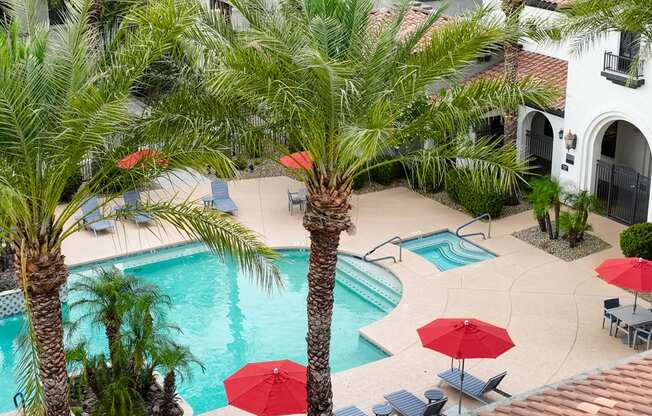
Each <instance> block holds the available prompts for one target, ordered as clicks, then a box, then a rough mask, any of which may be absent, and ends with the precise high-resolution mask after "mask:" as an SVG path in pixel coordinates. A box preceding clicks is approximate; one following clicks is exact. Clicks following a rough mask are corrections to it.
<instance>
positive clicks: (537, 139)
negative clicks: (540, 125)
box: [525, 130, 554, 175]
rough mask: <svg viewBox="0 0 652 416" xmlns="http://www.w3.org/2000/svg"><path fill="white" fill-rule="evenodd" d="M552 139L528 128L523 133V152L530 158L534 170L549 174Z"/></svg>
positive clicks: (538, 172)
mask: <svg viewBox="0 0 652 416" xmlns="http://www.w3.org/2000/svg"><path fill="white" fill-rule="evenodd" d="M553 144H554V140H553V138H552V137H550V136H546V135H545V134H541V133H535V132H533V131H530V130H528V131H527V132H526V133H525V154H526V156H527V157H529V158H531V159H532V164H533V165H534V166H535V169H534V172H535V173H537V174H540V175H549V174H550V170H551V167H552V147H553Z"/></svg>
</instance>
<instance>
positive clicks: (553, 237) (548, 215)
mask: <svg viewBox="0 0 652 416" xmlns="http://www.w3.org/2000/svg"><path fill="white" fill-rule="evenodd" d="M545 218H546V229H547V230H548V238H549V239H551V240H554V239H555V234H554V231H553V229H552V224H550V214H548V213H547V212H546V217H545Z"/></svg>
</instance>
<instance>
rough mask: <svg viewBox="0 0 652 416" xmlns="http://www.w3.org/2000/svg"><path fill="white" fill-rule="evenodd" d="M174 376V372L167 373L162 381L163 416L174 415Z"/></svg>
mask: <svg viewBox="0 0 652 416" xmlns="http://www.w3.org/2000/svg"><path fill="white" fill-rule="evenodd" d="M176 384H177V383H176V374H175V373H174V371H168V373H167V374H166V375H165V379H163V406H161V407H162V410H163V412H162V413H163V416H174V415H175V414H176V412H175V411H174V410H175V407H176V405H177V404H176V400H175V399H176V393H177V387H176Z"/></svg>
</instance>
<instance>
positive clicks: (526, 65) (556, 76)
mask: <svg viewBox="0 0 652 416" xmlns="http://www.w3.org/2000/svg"><path fill="white" fill-rule="evenodd" d="M504 71H505V66H504V63H503V62H498V63H497V64H495V65H493V66H491V67H489V68H487V69H485V70H484V71H481V72H480V73H478V74H476V75H474V76H473V77H472V78H471V79H476V78H484V77H486V78H497V77H501V76H503V75H504ZM518 76H519V78H521V79H523V78H525V77H528V76H529V77H532V78H533V79H536V80H538V81H540V82H543V83H546V84H548V85H550V86H552V87H553V88H555V89H556V90H557V93H558V94H559V95H558V97H557V100H555V102H554V103H553V104H552V105H551V109H553V110H556V111H558V112H563V111H564V109H565V107H566V79H567V77H568V62H566V61H564V60H563V59H557V58H553V57H551V56H547V55H542V54H539V53H535V52H529V51H520V52H519V56H518Z"/></svg>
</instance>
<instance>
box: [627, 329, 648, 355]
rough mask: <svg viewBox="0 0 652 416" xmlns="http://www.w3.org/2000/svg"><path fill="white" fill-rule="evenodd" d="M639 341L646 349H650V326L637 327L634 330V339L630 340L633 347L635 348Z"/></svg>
mask: <svg viewBox="0 0 652 416" xmlns="http://www.w3.org/2000/svg"><path fill="white" fill-rule="evenodd" d="M639 341H642V342H644V343H645V344H646V349H648V350H649V349H650V344H652V327H647V328H645V327H643V328H637V329H636V331H634V340H633V341H632V342H633V344H634V345H633V346H634V348H637V346H638V344H639Z"/></svg>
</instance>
